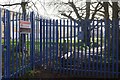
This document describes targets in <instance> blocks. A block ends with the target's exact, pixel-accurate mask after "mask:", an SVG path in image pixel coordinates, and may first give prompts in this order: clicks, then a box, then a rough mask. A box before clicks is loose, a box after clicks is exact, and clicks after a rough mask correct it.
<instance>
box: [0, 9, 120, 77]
mask: <svg viewBox="0 0 120 80" xmlns="http://www.w3.org/2000/svg"><path fill="white" fill-rule="evenodd" d="M0 14H1V16H0V22H1V26H0V27H1V28H0V30H1V32H2V33H1V36H0V39H1V41H0V42H1V44H0V45H1V46H2V53H1V54H2V60H1V61H2V72H1V73H2V77H3V78H18V77H20V76H23V75H24V74H26V73H27V72H28V71H31V70H33V69H34V68H35V66H41V67H40V68H41V69H45V70H49V71H51V72H57V73H60V74H65V75H71V76H79V77H80V76H81V77H95V78H99V77H102V78H118V76H119V74H120V70H119V65H120V63H119V60H120V59H119V55H118V31H119V20H103V19H101V20H79V21H78V20H74V21H72V20H69V19H68V20H65V19H59V20H55V19H42V18H39V17H38V16H36V15H35V14H34V12H31V13H30V14H26V15H25V14H20V13H16V12H10V11H8V10H2V9H1V10H0ZM21 21H23V22H22V23H23V24H21ZM21 26H22V29H21ZM24 26H25V27H29V29H28V28H27V29H26V28H23V27H24ZM0 49H1V48H0Z"/></svg>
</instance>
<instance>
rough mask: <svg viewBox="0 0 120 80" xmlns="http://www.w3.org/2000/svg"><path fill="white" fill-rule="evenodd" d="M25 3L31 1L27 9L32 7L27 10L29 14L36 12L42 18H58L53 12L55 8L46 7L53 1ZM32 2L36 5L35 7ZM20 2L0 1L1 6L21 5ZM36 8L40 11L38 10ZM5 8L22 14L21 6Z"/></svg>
mask: <svg viewBox="0 0 120 80" xmlns="http://www.w3.org/2000/svg"><path fill="white" fill-rule="evenodd" d="M25 1H30V3H29V4H28V7H27V8H29V6H32V7H31V8H29V9H27V10H28V11H29V12H30V11H34V12H36V13H37V12H38V13H39V14H40V15H41V16H47V17H48V16H50V17H56V16H55V14H56V13H55V12H54V11H53V8H50V9H49V7H47V6H46V5H47V4H48V3H49V2H50V1H51V0H25ZM31 1H32V2H33V3H34V4H35V6H34V4H33V3H32V2H31ZM65 1H66V0H65ZM20 2H21V0H0V4H13V3H20ZM0 7H1V6H0ZM36 7H37V9H38V10H37V9H36ZM2 8H3V7H2ZM4 8H6V9H9V10H11V11H15V12H21V6H20V5H17V6H11V7H9V6H8V7H4Z"/></svg>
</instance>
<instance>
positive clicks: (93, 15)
mask: <svg viewBox="0 0 120 80" xmlns="http://www.w3.org/2000/svg"><path fill="white" fill-rule="evenodd" d="M99 4H101V3H100V2H99V3H98V4H97V6H96V7H95V11H94V13H93V14H92V18H91V19H94V17H95V14H96V13H97V11H99V10H100V9H102V7H103V6H101V7H100V8H99V9H97V8H98V6H99ZM101 5H102V4H101Z"/></svg>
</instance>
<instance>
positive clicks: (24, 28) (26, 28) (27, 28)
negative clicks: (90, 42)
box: [19, 20, 31, 34]
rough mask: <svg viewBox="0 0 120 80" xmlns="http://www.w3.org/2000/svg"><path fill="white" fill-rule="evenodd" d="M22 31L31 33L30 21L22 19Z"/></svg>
mask: <svg viewBox="0 0 120 80" xmlns="http://www.w3.org/2000/svg"><path fill="white" fill-rule="evenodd" d="M19 31H20V33H24V34H27V33H31V23H30V22H29V21H23V20H21V21H20V30H19Z"/></svg>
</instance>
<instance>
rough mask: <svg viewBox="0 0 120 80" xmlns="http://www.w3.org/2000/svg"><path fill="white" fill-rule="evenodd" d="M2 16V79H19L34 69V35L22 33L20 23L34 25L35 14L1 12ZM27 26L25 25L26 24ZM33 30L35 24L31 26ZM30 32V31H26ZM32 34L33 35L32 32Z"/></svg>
mask: <svg viewBox="0 0 120 80" xmlns="http://www.w3.org/2000/svg"><path fill="white" fill-rule="evenodd" d="M0 13H1V14H2V16H1V17H0V19H2V20H0V22H1V23H2V26H1V31H2V35H1V36H2V39H1V40H2V77H3V78H18V77H20V76H22V75H24V74H25V73H27V72H28V71H30V70H32V69H33V46H32V45H33V40H32V39H33V38H34V37H33V35H32V34H30V33H22V32H23V29H22V30H21V28H20V26H22V24H21V22H20V21H22V20H23V21H24V20H25V21H28V22H31V23H33V22H32V21H33V14H32V13H31V14H30V15H29V14H28V15H25V14H21V13H17V12H11V11H9V10H4V9H2V10H0ZM24 25H25V24H24ZM26 26H27V25H26ZM31 26H32V30H33V24H31ZM26 30H28V29H26ZM31 33H33V32H32V31H31Z"/></svg>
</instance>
